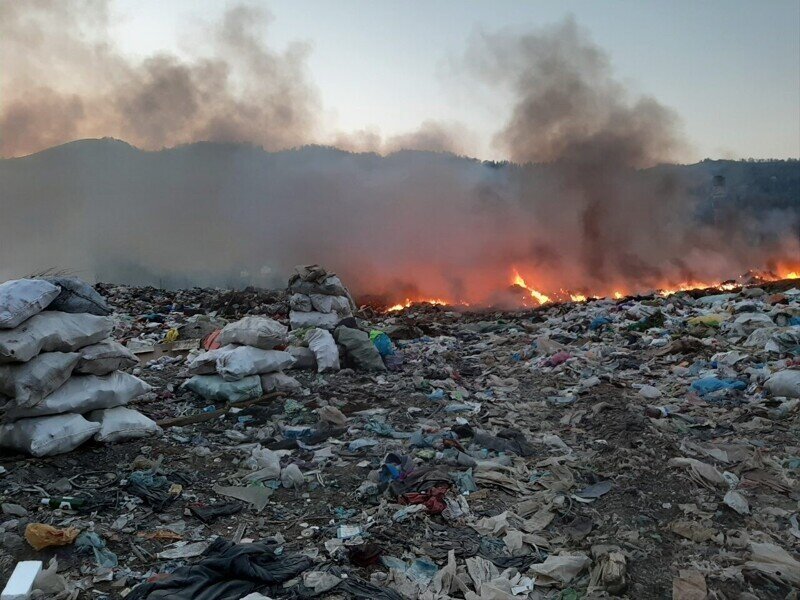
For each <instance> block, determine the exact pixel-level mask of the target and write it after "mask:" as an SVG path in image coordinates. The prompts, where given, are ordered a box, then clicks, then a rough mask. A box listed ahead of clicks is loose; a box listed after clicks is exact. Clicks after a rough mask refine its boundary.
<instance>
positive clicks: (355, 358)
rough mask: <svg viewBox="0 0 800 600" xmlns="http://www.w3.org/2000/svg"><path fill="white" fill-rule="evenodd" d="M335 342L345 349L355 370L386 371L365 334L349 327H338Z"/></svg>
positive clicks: (375, 349) (379, 356)
mask: <svg viewBox="0 0 800 600" xmlns="http://www.w3.org/2000/svg"><path fill="white" fill-rule="evenodd" d="M336 341H337V342H339V343H340V344H341V345H342V346H344V347H345V348H346V349H347V358H348V359H349V360H351V361H352V362H353V364H354V365H355V366H356V367H357V368H359V369H364V370H366V371H385V370H386V365H384V364H383V359H381V355H380V353H379V352H378V349H377V348H376V347H375V344H373V343H372V340H370V339H369V335H368V334H367V333H366V332H364V331H361V330H360V329H352V328H350V327H339V328H337V329H336Z"/></svg>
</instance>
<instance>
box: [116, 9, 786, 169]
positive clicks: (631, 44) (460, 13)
mask: <svg viewBox="0 0 800 600" xmlns="http://www.w3.org/2000/svg"><path fill="white" fill-rule="evenodd" d="M232 4H234V2H228V1H223V0H169V1H166V2H165V1H164V0H114V4H113V6H114V9H115V12H116V14H115V18H114V23H115V24H114V30H113V37H114V38H115V39H116V40H117V41H118V42H119V44H120V45H121V47H122V48H123V49H124V50H125V51H126V52H127V53H131V54H135V55H141V56H145V55H150V54H152V53H153V52H154V51H158V50H169V51H172V52H177V53H181V52H182V50H185V49H186V45H187V44H196V43H198V38H197V37H196V36H193V35H190V33H191V31H192V30H193V29H194V30H195V31H196V30H199V29H200V28H201V27H202V24H203V23H207V22H211V21H216V20H218V18H219V17H220V15H221V14H222V13H223V12H224V11H225V9H226V8H227V7H229V6H230V5H232ZM249 4H263V5H264V6H265V7H266V8H267V9H268V10H269V11H270V12H271V13H272V14H273V15H274V20H273V22H272V23H271V24H270V25H269V26H268V27H265V28H264V33H263V34H264V36H265V37H266V39H267V40H268V43H269V45H270V46H271V47H274V48H283V47H285V45H286V44H287V43H289V42H291V41H296V40H300V41H306V42H308V43H310V44H311V46H312V52H311V55H310V57H309V59H308V66H309V68H310V71H311V80H312V81H313V83H314V84H315V85H316V86H317V88H318V89H319V92H320V94H321V98H322V103H323V110H324V122H325V124H326V126H327V127H328V128H330V129H331V130H336V129H340V130H343V131H353V130H358V129H364V128H373V129H377V130H379V131H380V132H381V133H382V134H384V135H392V134H399V133H403V132H406V131H409V130H413V129H416V128H417V127H418V126H419V124H420V123H421V122H422V121H424V120H426V119H438V120H445V121H458V122H462V123H464V124H465V125H466V126H467V127H468V128H469V130H471V131H472V132H474V134H475V147H476V148H475V152H474V154H476V155H477V156H479V157H481V158H489V157H499V158H502V155H501V152H500V151H499V150H498V149H496V148H493V147H492V145H491V137H492V134H493V133H494V132H496V131H498V130H499V129H500V128H501V127H502V125H503V123H504V122H505V120H506V119H507V118H508V113H509V106H508V99H507V98H505V97H500V96H497V95H493V94H491V93H489V91H487V90H486V89H485V88H484V89H479V86H476V85H474V83H471V82H469V81H468V80H466V79H464V78H463V77H459V76H458V75H457V69H454V68H453V67H452V64H453V60H454V59H457V58H459V57H461V56H463V53H464V51H465V48H466V47H467V43H468V40H469V38H470V36H471V35H473V34H475V32H476V31H480V30H485V31H489V32H492V31H496V30H499V29H503V28H512V29H513V30H518V31H522V30H525V29H526V28H532V27H539V26H541V25H545V24H549V23H553V22H557V21H559V20H561V19H563V18H564V17H565V16H566V15H568V14H572V15H574V17H575V19H576V21H577V22H578V24H579V25H580V26H582V27H584V28H585V29H587V30H588V31H589V33H590V35H591V36H592V38H593V39H594V40H595V41H596V42H597V43H598V44H599V46H601V47H602V48H604V49H605V50H606V51H607V52H608V53H609V55H610V56H611V59H612V63H613V68H614V71H615V74H616V76H617V77H618V78H619V79H620V80H622V81H623V82H624V83H625V84H627V85H629V86H630V87H631V88H632V90H633V91H635V92H637V93H644V94H651V95H653V96H655V97H656V98H657V99H658V100H659V101H660V102H661V103H663V104H665V105H666V106H669V107H672V108H674V109H675V110H676V111H677V112H678V113H679V115H680V116H681V118H682V120H683V125H684V130H685V133H686V136H687V137H688V139H689V141H690V142H691V144H692V150H691V151H690V152H689V153H688V154H687V156H686V157H685V158H686V160H687V161H691V160H696V159H699V158H702V157H705V156H711V157H720V158H725V157H731V158H739V157H747V156H756V157H786V156H793V157H797V156H800V1H799V0H786V1H784V0H769V1H767V2H757V1H754V0H753V1H747V2H746V1H739V0H725V1H703V2H697V1H683V0H681V1H675V0H671V1H669V2H643V1H641V0H637V1H631V2H628V1H625V2H623V1H617V2H594V1H591V2H590V1H581V2H576V1H563V0H560V1H558V2H545V1H536V2H526V1H521V0H494V1H492V2H488V1H485V2H472V1H466V0H425V1H424V2H410V1H409V2H389V1H374V2H368V1H366V0H336V1H330V0H300V1H298V0H269V1H266V2H259V1H257V0H251V1H250V2H249Z"/></svg>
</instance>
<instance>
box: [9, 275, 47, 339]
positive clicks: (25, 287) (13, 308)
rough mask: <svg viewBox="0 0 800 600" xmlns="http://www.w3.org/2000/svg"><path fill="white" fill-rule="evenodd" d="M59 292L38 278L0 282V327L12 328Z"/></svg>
mask: <svg viewBox="0 0 800 600" xmlns="http://www.w3.org/2000/svg"><path fill="white" fill-rule="evenodd" d="M60 293H61V289H60V288H58V287H57V286H55V285H53V284H52V283H48V282H46V281H42V280H40V279H14V280H11V281H6V282H5V283H2V284H0V329H13V328H14V327H16V326H17V325H20V324H21V323H23V322H25V321H27V320H28V319H30V318H31V317H32V316H33V315H35V314H38V313H40V312H41V311H42V310H44V309H45V308H46V307H47V306H48V305H49V304H50V303H51V302H52V301H53V300H54V299H55V298H56V296H58V295H59V294H60Z"/></svg>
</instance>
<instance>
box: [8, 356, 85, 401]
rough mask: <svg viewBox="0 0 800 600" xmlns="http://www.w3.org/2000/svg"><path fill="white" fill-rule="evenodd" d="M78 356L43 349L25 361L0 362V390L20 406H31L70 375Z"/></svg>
mask: <svg viewBox="0 0 800 600" xmlns="http://www.w3.org/2000/svg"><path fill="white" fill-rule="evenodd" d="M80 357H81V355H80V354H78V353H77V352H69V353H67V352H45V353H44V354H40V355H39V356H37V357H36V358H34V359H32V360H29V361H28V362H26V363H11V364H7V365H0V394H4V395H6V396H9V397H10V398H13V399H14V403H15V404H16V405H17V406H19V407H23V408H26V407H30V406H34V405H36V404H38V403H39V402H41V401H42V399H43V398H44V397H45V396H48V395H49V394H52V393H53V392H54V391H56V390H57V389H58V388H60V387H61V386H62V385H63V384H64V382H65V381H67V379H69V377H70V375H72V371H73V369H74V368H75V365H76V364H78V360H79V359H80Z"/></svg>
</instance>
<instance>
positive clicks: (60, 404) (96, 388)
mask: <svg viewBox="0 0 800 600" xmlns="http://www.w3.org/2000/svg"><path fill="white" fill-rule="evenodd" d="M151 389H152V388H151V387H150V385H148V384H147V383H145V382H144V381H142V380H141V379H139V378H138V377H134V376H133V375H128V374H127V373H122V372H120V371H117V372H116V373H112V374H111V375H106V376H105V377H98V376H97V375H74V376H73V377H71V378H70V379H69V380H68V381H67V383H65V384H64V385H62V386H61V387H60V388H58V389H57V390H56V391H55V392H53V393H52V394H50V395H49V396H47V397H46V398H45V399H44V400H42V401H41V402H40V403H39V404H37V405H36V406H34V407H32V408H12V409H10V410H9V411H8V412H6V419H7V420H9V421H13V420H16V419H22V418H24V417H41V416H44V415H58V414H61V413H68V412H77V413H87V412H89V411H90V410H97V409H99V408H113V407H115V406H122V405H124V404H127V403H128V402H130V401H131V400H133V399H134V398H137V397H139V396H141V395H142V394H146V393H147V392H149V391H150V390H151Z"/></svg>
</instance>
